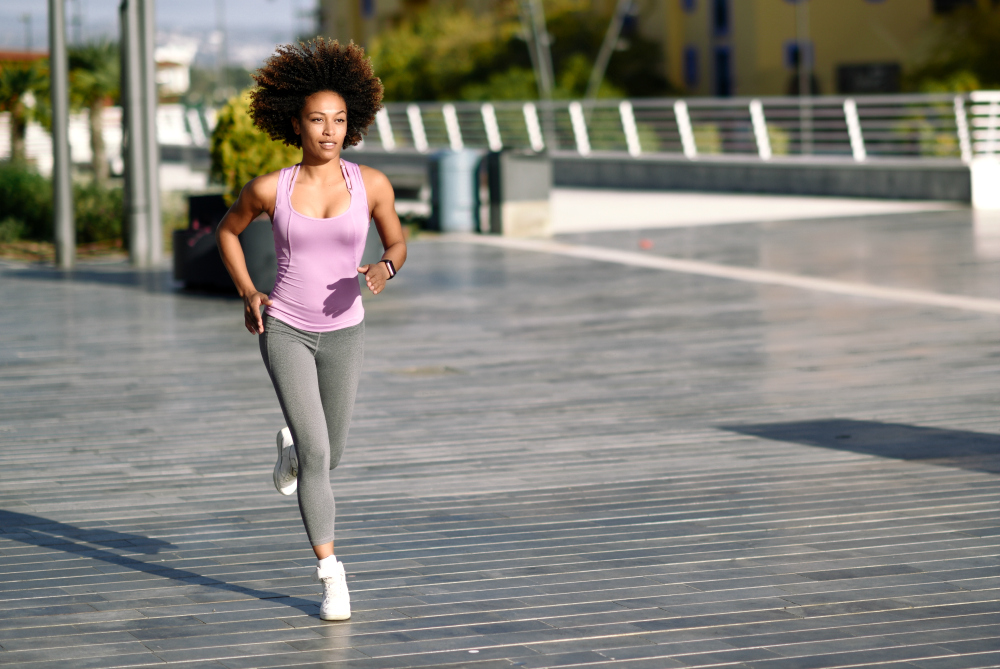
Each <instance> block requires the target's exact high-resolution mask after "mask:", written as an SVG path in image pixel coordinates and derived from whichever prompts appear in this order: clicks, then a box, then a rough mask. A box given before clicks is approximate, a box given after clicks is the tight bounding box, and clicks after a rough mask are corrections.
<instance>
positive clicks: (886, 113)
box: [359, 91, 1000, 162]
mask: <svg viewBox="0 0 1000 669" xmlns="http://www.w3.org/2000/svg"><path fill="white" fill-rule="evenodd" d="M446 148H450V149H462V148H481V149H490V150H494V151H496V150H500V149H502V148H513V149H526V150H532V151H542V150H545V149H548V150H549V151H551V152H553V153H557V154H566V153H569V154H576V155H580V156H587V155H590V154H592V153H604V152H610V153H621V154H628V155H631V156H635V157H638V156H642V155H664V156H670V155H677V156H686V157H687V158H689V159H692V160H693V159H697V158H700V157H705V156H715V157H720V158H724V159H725V158H733V159H738V158H741V157H742V158H746V159H751V160H755V159H756V160H771V159H774V158H786V157H787V158H791V159H809V158H822V159H834V160H837V159H842V160H846V161H857V162H863V161H869V160H879V159H894V160H921V161H922V160H927V159H937V160H944V161H963V162H970V161H971V160H972V158H973V156H974V155H976V154H997V153H1000V91H979V92H975V93H971V94H969V95H957V96H956V95H951V94H928V95H880V96H857V97H843V96H823V97H809V98H799V97H771V98H766V97H762V98H688V99H676V100H674V99H634V100H621V101H617V100H614V101H612V100H597V101H591V102H584V101H560V102H500V101H494V102H484V103H474V102H449V103H411V104H406V103H390V104H387V105H386V106H385V108H384V109H383V110H382V111H381V112H379V114H378V117H377V118H376V124H375V127H374V128H373V129H372V132H371V133H370V134H369V137H368V140H367V141H366V142H364V143H363V145H362V146H361V147H359V149H360V150H362V151H417V152H427V151H434V150H438V149H446Z"/></svg>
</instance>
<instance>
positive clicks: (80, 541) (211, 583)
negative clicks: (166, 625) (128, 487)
mask: <svg viewBox="0 0 1000 669" xmlns="http://www.w3.org/2000/svg"><path fill="white" fill-rule="evenodd" d="M0 537H2V538H4V539H11V540H13V541H18V542H20V543H23V544H31V545H33V546H39V547H42V548H46V549H49V550H61V551H65V552H66V553H72V554H74V555H77V556H79V557H84V558H89V559H94V560H101V561H102V562H106V563H108V564H113V565H117V566H119V567H125V568H128V569H134V570H135V571H141V572H144V573H146V574H151V575H153V576H160V577H163V578H169V579H171V580H174V581H179V582H181V583H183V584H184V585H200V586H204V587H208V588H216V589H219V590H225V591H227V592H232V593H237V594H242V595H247V596H249V597H254V598H256V599H283V600H285V603H287V604H288V605H289V606H290V607H292V608H296V609H299V610H300V611H303V612H304V613H307V614H310V615H312V614H316V613H318V605H317V604H316V602H312V601H309V600H306V599H300V598H297V597H289V596H288V595H285V594H281V593H277V592H268V591H266V590H257V589H254V588H247V587H244V586H242V585H237V584H235V583H226V582H224V581H220V580H218V579H215V578H212V577H210V576H203V575H201V574H196V573H195V572H192V571H187V570H185V569H176V568H174V567H168V566H166V565H164V564H163V563H162V562H146V561H144V560H141V559H137V558H134V557H130V556H128V555H121V554H119V553H117V552H114V550H115V549H116V550H118V551H123V552H131V553H142V554H145V555H159V554H160V553H161V551H164V550H167V549H169V548H173V545H172V544H171V543H169V542H167V541H163V540H161V539H151V538H149V537H144V536H142V535H139V534H128V533H125V532H118V531H116V530H112V529H109V528H105V527H96V528H81V527H76V526H75V525H68V524H66V523H60V522H58V521H54V520H50V519H48V518H42V517H40V516H33V515H30V514H27V513H20V512H17V511H7V510H4V509H0ZM99 546H103V547H104V548H99ZM107 549H112V550H107ZM169 557H170V558H175V559H176V556H173V555H171V556H169ZM52 566H53V565H51V564H50V565H49V567H50V568H51V567H52ZM23 615H24V612H23V611H20V610H17V609H11V610H8V611H0V617H18V616H23Z"/></svg>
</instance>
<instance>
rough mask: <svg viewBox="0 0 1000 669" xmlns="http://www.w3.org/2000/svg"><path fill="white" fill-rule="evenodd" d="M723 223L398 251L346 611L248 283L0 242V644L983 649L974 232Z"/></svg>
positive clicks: (699, 652) (354, 480)
mask: <svg viewBox="0 0 1000 669" xmlns="http://www.w3.org/2000/svg"><path fill="white" fill-rule="evenodd" d="M764 218H765V219H766V218H767V217H766V216H765V217H764ZM748 219H750V220H752V221H753V222H749V223H742V224H726V225H699V226H690V227H670V228H658V229H641V230H625V231H618V232H596V231H595V232H583V233H576V234H572V235H559V236H558V237H557V238H556V239H555V240H554V241H552V242H544V243H539V244H537V245H536V246H535V247H532V248H527V247H524V248H517V247H515V246H512V245H508V246H498V245H486V244H483V243H480V242H478V241H476V240H475V239H466V238H454V237H436V238H431V237H428V238H424V239H418V240H416V241H414V242H413V243H412V244H411V246H410V260H409V261H408V263H407V264H406V267H405V268H404V269H403V270H402V271H401V272H400V274H399V276H398V277H397V278H396V279H394V280H393V282H392V283H391V284H390V286H389V290H387V291H386V292H385V293H384V294H383V295H380V296H379V297H377V298H374V299H368V300H367V302H366V308H367V311H368V316H367V337H368V341H367V350H366V362H365V374H364V377H363V379H362V383H361V390H360V393H359V397H358V403H357V406H356V410H355V421H354V424H353V427H352V433H351V440H350V445H349V447H348V451H347V453H346V455H345V457H344V460H343V461H342V463H341V466H340V467H339V468H338V469H337V470H336V472H335V474H334V479H333V480H334V489H335V493H336V495H337V501H338V505H337V506H338V536H337V554H338V557H340V559H342V560H343V561H344V563H345V564H346V566H347V571H348V574H349V575H350V578H349V584H350V587H351V593H352V604H353V609H354V617H353V619H352V620H351V621H350V622H348V623H323V622H321V621H320V620H319V619H318V601H319V590H318V587H317V586H316V585H315V584H313V583H311V582H310V580H309V571H310V566H311V565H312V564H313V561H312V558H311V551H310V550H309V549H308V546H307V542H306V540H305V535H304V532H303V530H302V528H301V523H300V521H299V519H298V510H297V507H296V504H295V501H294V499H290V498H283V497H281V496H280V495H278V494H277V493H276V492H275V491H274V490H273V487H272V486H271V482H270V478H271V476H270V473H271V471H270V470H271V466H272V462H271V458H272V457H273V455H272V454H273V449H274V446H273V441H272V440H273V437H274V433H275V432H276V431H277V430H278V428H280V427H281V425H282V421H281V415H280V411H279V410H278V407H277V402H276V400H275V398H274V394H273V391H272V390H271V389H270V386H269V383H268V380H267V375H266V373H265V372H264V369H263V367H262V365H261V363H260V360H259V353H258V352H257V344H256V341H255V339H254V337H253V336H251V335H248V334H247V333H246V332H245V331H244V330H243V328H242V325H241V321H242V317H241V304H240V302H239V301H237V300H234V299H231V298H226V297H218V296H210V295H193V294H185V293H182V292H177V291H176V290H175V289H174V288H173V287H172V284H171V282H170V281H169V278H168V277H166V276H165V275H163V274H160V275H141V276H140V275H136V274H134V273H132V272H130V271H128V270H126V269H125V268H115V267H109V266H102V267H84V268H82V269H81V270H80V271H78V272H76V273H75V275H74V277H72V278H65V277H62V276H61V275H60V274H58V273H57V272H55V271H54V270H52V269H48V268H43V267H37V266H22V265H16V264H5V265H3V266H2V269H0V275H2V282H3V286H4V291H3V292H4V298H5V305H4V306H5V308H4V309H3V310H2V312H0V322H2V330H0V331H2V332H3V337H2V339H0V375H2V376H0V403H2V404H0V410H2V412H3V416H4V419H3V421H2V422H0V441H2V444H3V448H2V450H0V458H2V462H0V464H2V466H0V482H2V485H0V509H2V511H0V517H2V522H0V528H2V534H0V573H2V574H3V576H2V580H0V646H2V648H3V650H2V651H0V663H6V664H10V665H12V666H18V667H30V668H40V667H60V668H62V667H115V666H144V665H163V664H164V663H167V665H168V666H170V665H171V663H172V664H173V665H174V666H178V667H181V666H182V667H185V669H189V668H196V667H197V668H201V667H214V668H220V667H230V668H234V669H235V668H237V667H278V666H295V667H303V666H331V664H330V663H334V664H335V666H349V667H372V668H374V667H380V668H381V667H385V668H387V669H388V668H395V667H410V666H433V667H446V666H456V667H484V668H490V669H492V668H493V667H512V666H519V667H550V666H583V665H589V666H609V667H611V666H613V667H628V668H646V667H650V668H661V667H682V666H709V665H712V666H717V665H720V664H725V665H727V666H743V667H780V668H785V667H788V668H791V667H846V666H872V665H876V664H879V665H880V666H887V667H892V668H894V669H895V668H898V667H906V668H912V667H921V668H924V669H936V668H940V669H944V668H946V667H988V666H996V665H997V664H1000V633H998V631H997V630H1000V624H998V623H1000V597H998V594H1000V591H998V587H1000V576H998V572H1000V570H998V567H1000V555H998V547H1000V530H998V528H1000V515H998V513H997V509H998V508H1000V486H998V480H997V476H998V474H1000V418H998V415H1000V414H998V411H997V407H998V405H1000V392H998V390H997V382H996V379H997V373H998V371H1000V356H998V353H997V338H998V332H1000V329H998V326H1000V315H998V314H996V313H991V312H990V311H989V309H988V307H989V305H991V304H994V303H997V302H998V301H1000V284H998V278H1000V253H997V245H996V244H995V241H993V240H994V237H993V236H992V232H991V230H992V228H990V227H989V225H986V224H984V222H983V220H980V221H979V223H978V225H977V224H976V223H974V221H973V219H972V215H971V214H970V213H969V212H968V211H966V210H961V209H958V210H954V209H953V210H945V211H937V212H933V211H923V212H915V211H908V212H902V213H899V212H897V213H893V214H891V215H885V216H869V217H862V218H859V217H841V218H836V217H833V218H829V217H828V218H825V219H824V220H815V221H799V222H791V221H784V222H768V221H767V220H764V221H761V220H760V216H756V217H750V216H748ZM987 223H988V222H987ZM544 244H555V245H559V246H560V248H563V249H564V251H565V249H569V251H566V252H559V253H554V252H553V253H550V252H546V250H545V248H543V247H544ZM573 249H584V250H587V249H597V251H594V252H591V251H587V253H590V255H589V256H587V257H583V256H585V255H586V254H582V253H578V254H577V255H575V256H574V255H572V252H573ZM602 253H603V255H601V254H602ZM615 254H618V255H615ZM634 256H638V258H639V259H641V258H645V257H652V258H654V259H656V258H658V259H661V260H662V263H661V265H662V266H664V267H666V266H667V264H669V263H668V262H667V261H670V262H673V260H675V259H681V260H684V259H688V260H697V261H699V262H700V263H702V265H697V266H694V268H695V269H697V268H698V267H703V265H704V266H709V265H710V266H711V267H722V268H723V269H725V268H737V269H739V268H743V269H753V270H760V271H761V272H770V273H773V274H776V275H781V276H789V277H792V279H793V280H792V281H791V282H790V283H787V284H784V285H779V284H776V283H768V282H766V281H764V280H763V279H764V278H766V277H767V276H770V275H769V274H762V273H758V274H752V273H751V274H742V275H740V274H739V273H733V276H737V277H738V276H743V277H744V278H742V279H741V278H722V277H723V276H725V273H722V274H717V275H710V274H706V273H705V271H708V270H705V271H703V272H700V273H699V272H698V271H681V269H677V268H682V265H678V264H676V263H675V264H674V265H671V266H673V267H675V269H673V270H667V269H657V268H655V267H650V266H643V265H642V264H641V262H640V260H639V259H636V258H635V257H634ZM600 258H604V259H603V260H602V259H600ZM630 259H631V260H630ZM654 264H655V263H654ZM754 277H758V278H759V279H761V280H757V279H755V278H754ZM796 277H807V278H809V277H814V278H822V279H824V280H828V281H829V282H830V283H831V286H832V284H845V285H850V286H861V287H862V288H864V287H873V288H893V289H899V290H900V291H902V292H899V293H898V295H899V296H900V297H899V299H891V296H887V294H883V293H877V294H876V292H872V291H869V293H865V292H864V290H860V291H855V292H854V293H842V292H836V291H834V290H832V289H831V290H824V289H822V286H820V288H818V289H809V288H805V287H799V286H800V284H796V283H795V278H796ZM805 285H807V284H805V283H801V286H805ZM824 285H826V284H824ZM905 291H909V292H905ZM910 294H913V295H944V296H946V298H947V299H944V300H943V301H942V300H939V301H938V302H939V304H937V303H936V304H931V303H927V302H920V301H919V300H916V298H914V299H913V300H907V299H905V298H906V295H910ZM963 297H964V298H970V300H972V301H969V302H963V301H962V299H961V298H963ZM949 300H951V301H949ZM976 305H980V306H982V307H983V308H981V309H977V308H975V307H976Z"/></svg>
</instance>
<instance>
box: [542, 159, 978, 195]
mask: <svg viewBox="0 0 1000 669" xmlns="http://www.w3.org/2000/svg"><path fill="white" fill-rule="evenodd" d="M553 173H554V179H555V185H556V186H557V187H559V186H562V187H573V188H624V189H636V190H675V191H707V192H726V193H771V194H786V195H828V196H837V197H865V198H880V199H890V200H947V201H952V202H970V201H971V199H972V193H971V177H970V175H969V168H968V166H966V165H963V164H961V163H957V162H956V163H944V162H936V161H930V160H928V161H924V163H920V164H916V165H914V164H913V163H904V162H888V161H887V162H877V163H851V162H845V161H837V162H834V161H827V162H821V161H808V162H806V161H791V160H788V161H779V160H772V161H769V162H766V163H765V162H761V161H758V160H752V161H751V160H746V161H739V162H733V161H730V160H727V161H725V162H723V161H719V160H712V159H710V158H703V159H699V160H694V161H691V160H687V159H685V158H681V157H678V158H666V157H648V158H638V159H637V158H631V157H627V156H624V157H618V156H592V157H589V158H580V157H576V156H557V157H555V158H554V159H553Z"/></svg>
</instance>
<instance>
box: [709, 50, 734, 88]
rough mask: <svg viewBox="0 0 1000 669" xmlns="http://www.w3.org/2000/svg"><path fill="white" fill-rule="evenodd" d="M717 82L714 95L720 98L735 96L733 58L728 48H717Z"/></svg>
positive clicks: (714, 86) (715, 82)
mask: <svg viewBox="0 0 1000 669" xmlns="http://www.w3.org/2000/svg"><path fill="white" fill-rule="evenodd" d="M713 55H714V56H715V58H714V60H715V63H714V64H715V72H714V73H713V74H714V75H715V80H714V82H713V84H714V85H713V91H712V92H713V93H714V94H715V95H718V96H720V97H728V96H730V95H732V94H733V58H732V52H731V51H730V50H729V47H728V46H717V47H715V52H714V54H713Z"/></svg>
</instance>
